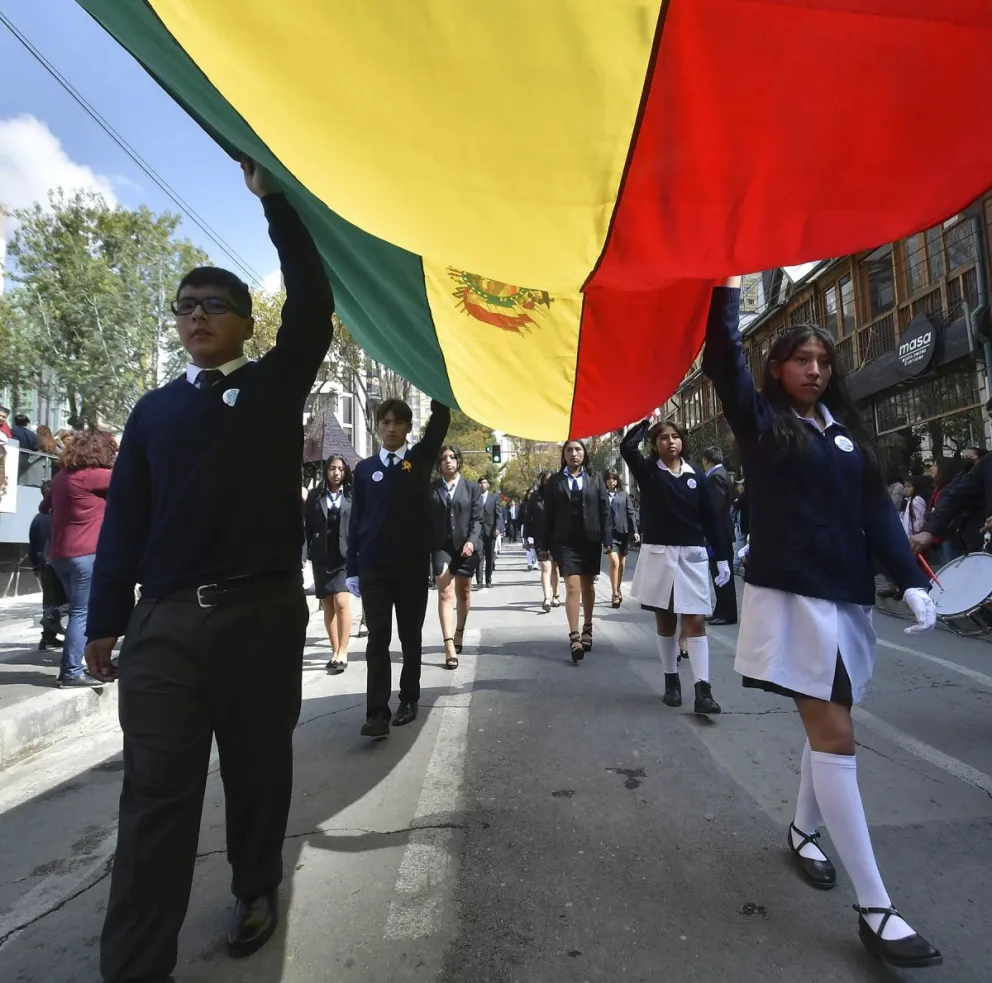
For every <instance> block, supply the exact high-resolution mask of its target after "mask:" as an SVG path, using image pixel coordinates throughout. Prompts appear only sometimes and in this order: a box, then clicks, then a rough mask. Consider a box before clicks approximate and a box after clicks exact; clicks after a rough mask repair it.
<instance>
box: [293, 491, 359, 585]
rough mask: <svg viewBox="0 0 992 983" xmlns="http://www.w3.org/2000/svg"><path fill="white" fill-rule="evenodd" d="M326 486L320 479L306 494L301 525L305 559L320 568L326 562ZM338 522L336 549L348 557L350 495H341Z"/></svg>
mask: <svg viewBox="0 0 992 983" xmlns="http://www.w3.org/2000/svg"><path fill="white" fill-rule="evenodd" d="M327 512H328V509H327V486H326V485H325V484H324V482H323V481H322V482H321V483H320V484H319V485H317V487H316V488H314V489H313V490H312V491H311V492H310V494H309V495H307V501H306V505H305V506H304V510H303V527H304V531H305V533H306V540H307V559H308V560H309V561H310V562H311V563H312V564H313V565H314V569H316V570H320V569H322V568H323V567H324V566H326V564H327ZM339 517H340V521H339V523H338V549H339V550H340V551H341V556H342V557H344V559H345V560H347V558H348V526H349V524H350V521H351V495H350V494H347V493H345V494H344V495H342V496H341V508H340V510H339Z"/></svg>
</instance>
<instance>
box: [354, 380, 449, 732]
mask: <svg viewBox="0 0 992 983" xmlns="http://www.w3.org/2000/svg"><path fill="white" fill-rule="evenodd" d="M375 419H376V427H377V429H378V431H379V442H380V443H381V444H382V448H381V450H380V451H379V453H378V454H376V455H375V456H374V457H368V458H366V459H365V460H364V461H360V462H359V463H358V466H357V467H356V468H355V485H354V493H353V498H352V504H351V526H350V529H349V535H348V570H347V572H348V579H347V584H348V589H349V590H350V591H351V592H352V594H354V595H355V596H356V597H361V598H362V604H363V607H364V609H365V623H366V624H367V625H368V629H369V638H368V643H367V645H366V649H365V663H366V667H367V670H368V695H367V709H366V719H365V723H364V724H363V725H362V730H361V733H362V736H363V737H387V736H388V735H389V724H390V710H389V697H390V694H391V693H392V688H393V680H392V663H391V662H390V659H389V643H390V641H391V639H392V632H393V608H395V609H396V625H397V628H398V629H399V633H400V645H401V647H402V649H403V671H402V673H401V674H400V702H399V708H398V709H397V711H396V716H395V717H393V718H392V723H393V724H394V725H395V726H397V727H400V726H402V725H403V724H408V723H410V722H411V721H412V720H414V719H415V718H416V716H417V707H418V704H419V702H420V662H421V654H422V645H423V628H424V616H425V615H426V613H427V593H428V579H427V573H428V558H429V556H430V550H431V528H432V527H431V516H430V505H429V500H430V485H431V474H432V472H433V470H434V464H435V463H436V461H437V456H438V452H439V451H440V449H441V444H442V443H443V441H444V438H445V435H446V434H447V432H448V424H449V423H450V422H451V411H450V410H449V409H448V407H447V406H444V405H443V404H441V403H439V402H437V401H436V400H432V401H431V418H430V421H429V422H428V424H427V427H426V429H425V431H424V436H423V438H422V439H421V440H420V442H419V443H417V444H415V445H414V446H413V447H409V446H408V445H407V437H408V436H409V434H410V428H411V426H412V424H413V411H412V410H411V409H410V407H409V406H408V405H407V404H406V403H405V402H404V401H403V400H402V399H387V400H385V401H384V402H382V403H380V404H379V408H378V409H377V410H376V414H375Z"/></svg>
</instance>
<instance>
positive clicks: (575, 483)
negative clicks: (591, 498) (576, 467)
mask: <svg viewBox="0 0 992 983" xmlns="http://www.w3.org/2000/svg"><path fill="white" fill-rule="evenodd" d="M568 480H569V481H571V482H572V491H573V492H575V491H578V490H579V478H578V475H574V474H570V475H569V476H568Z"/></svg>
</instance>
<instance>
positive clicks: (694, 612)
mask: <svg viewBox="0 0 992 983" xmlns="http://www.w3.org/2000/svg"><path fill="white" fill-rule="evenodd" d="M645 436H647V441H648V444H649V446H650V447H651V454H650V456H649V457H644V455H643V454H641V451H640V446H641V442H642V441H643V440H644V439H645ZM684 445H685V438H684V437H683V434H682V431H681V430H680V429H679V427H678V425H677V424H675V423H674V422H672V421H671V420H665V421H661V422H658V423H656V424H655V425H654V426H651V424H650V422H649V421H648V420H642V421H641V422H640V423H639V424H637V426H636V427H632V428H631V429H630V430H628V431H627V433H626V434H625V435H624V438H623V440H622V441H621V443H620V453H621V455H622V456H623V459H624V460H625V461H626V462H627V466H628V467H629V468H630V470H631V473H632V474H633V475H634V477H635V478H636V479H637V486H638V488H640V490H641V554H640V557H639V558H638V560H637V569H636V570H635V571H634V583H633V586H632V588H631V593H632V594H633V596H634V598H635V600H637V601H640V603H641V606H642V607H643V608H645V609H647V610H648V611H654V617H655V625H656V627H657V632H658V653H659V654H660V656H661V664H662V667H663V669H664V673H665V695H664V697H663V700H664V703H665V705H666V706H670V707H678V706H681V705H682V684H681V682H680V680H679V667H678V659H679V650H678V639H677V637H676V630H677V628H678V627H679V619H680V617H681V625H682V632H683V634H684V636H685V639H686V642H685V644H686V650H687V651H688V654H689V664H690V665H691V666H692V674H693V676H694V677H695V704H694V707H693V709H694V711H695V712H696V713H719V712H720V704H719V703H717V702H716V700H714V699H713V691H712V688H711V687H710V649H709V639H707V637H706V621H705V618H706V615H708V614H709V613H710V611H711V610H712V604H711V602H710V568H709V558H708V556H707V553H706V542H707V540H708V541H709V543H710V546H711V547H712V548H713V553H714V556H716V558H717V568H718V575H717V580H716V583H717V586H719V587H722V586H723V585H724V584H726V583H727V582H728V581H729V580H730V558H731V550H732V549H733V544H732V543H731V542H730V537H729V536H728V535H727V532H726V529H725V528H724V524H723V523H722V522H720V520H719V518H718V516H717V511H716V504H715V502H714V500H713V498H712V494H711V490H710V488H709V484H708V482H707V480H706V477H705V475H704V474H703V472H702V471H697V470H696V469H695V468H693V466H692V465H691V464H689V462H688V461H686V460H684V459H683V457H682V451H683V448H684Z"/></svg>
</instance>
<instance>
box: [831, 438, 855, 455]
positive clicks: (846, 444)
mask: <svg viewBox="0 0 992 983" xmlns="http://www.w3.org/2000/svg"><path fill="white" fill-rule="evenodd" d="M834 443H835V444H836V445H837V446H838V447H839V448H840V449H841V450H842V451H846V452H847V453H848V454H850V453H851V451H853V450H854V444H852V443H851V440H850V438H849V437H845V436H844V435H843V434H842V433H839V434H837V436H836V437H834Z"/></svg>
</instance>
